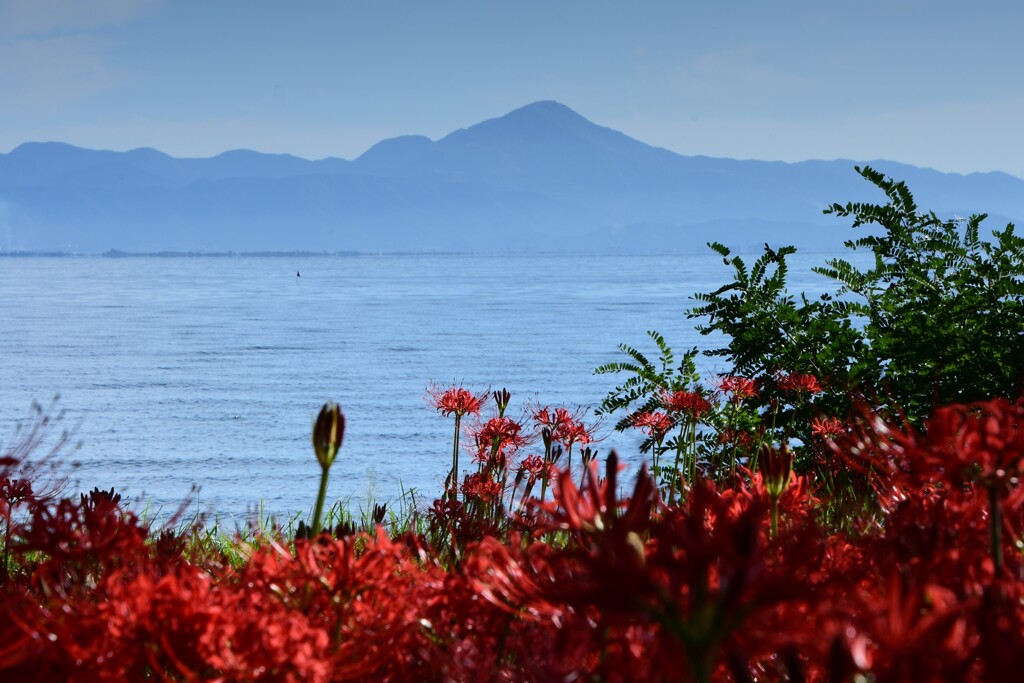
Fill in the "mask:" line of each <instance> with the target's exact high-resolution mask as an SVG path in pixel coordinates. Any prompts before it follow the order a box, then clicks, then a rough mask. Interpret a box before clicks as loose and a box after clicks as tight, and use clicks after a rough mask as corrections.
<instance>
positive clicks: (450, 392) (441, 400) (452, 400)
mask: <svg viewBox="0 0 1024 683" xmlns="http://www.w3.org/2000/svg"><path fill="white" fill-rule="evenodd" d="M427 396H428V398H429V399H430V402H431V403H432V404H433V405H434V407H435V408H436V409H437V412H439V413H441V414H442V415H444V416H445V417H448V416H450V415H455V416H456V417H462V416H463V415H479V414H480V409H481V407H482V406H483V403H484V401H485V400H486V398H487V397H486V396H484V397H483V398H480V397H477V396H474V395H473V392H471V391H469V389H464V388H462V387H450V388H448V389H445V390H443V391H442V390H441V388H440V387H437V386H433V387H430V388H428V389H427Z"/></svg>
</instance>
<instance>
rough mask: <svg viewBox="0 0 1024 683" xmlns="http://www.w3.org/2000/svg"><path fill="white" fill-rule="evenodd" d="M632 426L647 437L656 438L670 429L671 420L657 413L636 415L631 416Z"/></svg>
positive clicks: (663, 414)
mask: <svg viewBox="0 0 1024 683" xmlns="http://www.w3.org/2000/svg"><path fill="white" fill-rule="evenodd" d="M633 426H634V427H636V428H637V429H640V430H641V431H643V433H644V434H646V435H647V436H653V437H655V438H658V437H659V436H664V435H665V433H666V432H668V430H670V429H672V418H671V417H669V416H668V415H666V414H665V413H662V412H659V411H655V412H653V413H650V412H644V413H637V414H636V415H634V416H633Z"/></svg>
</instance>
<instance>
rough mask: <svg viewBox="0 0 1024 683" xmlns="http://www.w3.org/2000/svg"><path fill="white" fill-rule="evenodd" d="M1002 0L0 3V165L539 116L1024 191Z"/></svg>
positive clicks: (1014, 30) (333, 144)
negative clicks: (29, 147) (991, 175)
mask: <svg viewBox="0 0 1024 683" xmlns="http://www.w3.org/2000/svg"><path fill="white" fill-rule="evenodd" d="M1022 40H1024V3H1021V2H1019V1H1017V0H1005V1H1003V2H993V1H991V0H976V1H974V2H970V3H968V2H964V1H963V0H957V1H955V2H954V1H947V0H929V1H927V2H926V1H923V0H922V1H919V2H903V1H901V0H885V1H882V2H879V1H876V0H858V1H857V2H841V3H840V2H829V1H828V0H814V1H813V2H803V1H799V2H796V1H794V2H788V1H786V0H779V2H764V0H757V1H749V2H748V1H739V0H731V1H730V0H718V1H717V2H716V1H714V0H702V1H700V2H692V1H690V0H672V1H665V2H662V1H657V2H640V1H637V2H625V1H624V0H619V1H617V2H611V1H604V0H505V1H504V2H491V1H488V0H410V1H408V2H392V1H389V0H363V1H360V2H355V1H351V2H350V1H343V0H333V1H327V0H322V1H313V0H305V1H298V2H287V3H286V2H267V1H261V0H173V1H172V0H53V1H48V0H0V152H6V151H9V150H10V149H12V148H13V147H16V146H17V145H18V144H20V143H22V142H25V141H29V140H60V141H64V142H69V143H72V144H75V145H79V146H84V147H92V148H104V149H117V150H125V149H131V148H134V147H156V148H157V149H160V150H163V151H165V152H168V153H170V154H173V155H175V156H211V155H214V154H217V153H219V152H222V151H225V150H228V149H235V148H241V147H244V148H250V149H256V150H260V151H265V152H288V153H292V154H296V155H298V156H302V157H306V158H321V157H325V156H340V157H343V158H349V159H350V158H353V157H355V156H358V155H359V154H360V153H362V152H363V151H365V150H366V148H367V147H369V146H370V145H371V144H373V143H374V142H377V141H378V140H381V139H383V138H387V137H393V136H396V135H405V134H422V135H427V136H429V137H431V138H434V139H436V138H438V137H441V136H443V135H445V134H447V133H449V132H451V131H452V130H455V129H457V128H461V127H465V126H468V125H471V124H473V123H477V122H479V121H481V120H484V119H488V118H493V117H496V116H500V115H502V114H505V113H507V112H508V111H511V110H512V109H515V108H517V107H520V106H522V105H524V104H528V103H530V102H533V101H536V100H546V99H553V100H558V101H560V102H562V103H564V104H566V105H568V106H570V107H572V108H573V109H575V110H576V111H577V112H579V113H580V114H582V115H583V116H585V117H587V118H588V119H590V120H591V121H594V122H595V123H598V124H601V125H605V126H609V127H611V128H615V129H617V130H621V131H623V132H624V133H626V134H628V135H630V136H632V137H635V138H637V139H639V140H642V141H644V142H647V143H650V144H653V145H658V146H661V147H666V148H668V149H671V150H673V151H676V152H679V153H682V154H707V155H711V156H728V157H736V158H754V159H781V160H786V161H797V160H803V159H811V158H815V159H833V158H838V157H842V158H852V159H860V160H870V159H877V158H887V159H894V160H897V161H903V162H907V163H912V164H915V165H919V166H930V167H933V168H937V169H940V170H944V171H957V172H970V171H990V170H1002V171H1006V172H1009V173H1012V174H1014V175H1018V176H1024V49H1022V47H1021V42H1022Z"/></svg>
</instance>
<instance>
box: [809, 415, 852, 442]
mask: <svg viewBox="0 0 1024 683" xmlns="http://www.w3.org/2000/svg"><path fill="white" fill-rule="evenodd" d="M845 433H846V429H845V428H844V427H843V421H842V420H840V419H839V418H836V417H816V418H813V419H812V420H811V434H813V435H814V436H820V437H821V438H822V439H825V440H832V439H834V438H836V437H838V436H842V435H843V434H845Z"/></svg>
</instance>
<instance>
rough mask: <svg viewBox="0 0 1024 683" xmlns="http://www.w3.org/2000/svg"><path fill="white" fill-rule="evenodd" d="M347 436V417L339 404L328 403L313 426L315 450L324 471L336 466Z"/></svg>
mask: <svg viewBox="0 0 1024 683" xmlns="http://www.w3.org/2000/svg"><path fill="white" fill-rule="evenodd" d="M344 436H345V415H344V414H342V412H341V406H339V405H338V404H337V403H326V404H324V407H323V408H321V409H320V414H319V415H318V416H317V418H316V423H315V424H314V425H313V450H314V451H315V452H316V459H317V461H318V462H319V463H320V467H322V468H323V469H325V470H326V469H329V468H330V467H331V465H333V464H334V459H335V458H336V457H338V451H339V450H340V449H341V441H342V439H343V438H344Z"/></svg>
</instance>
